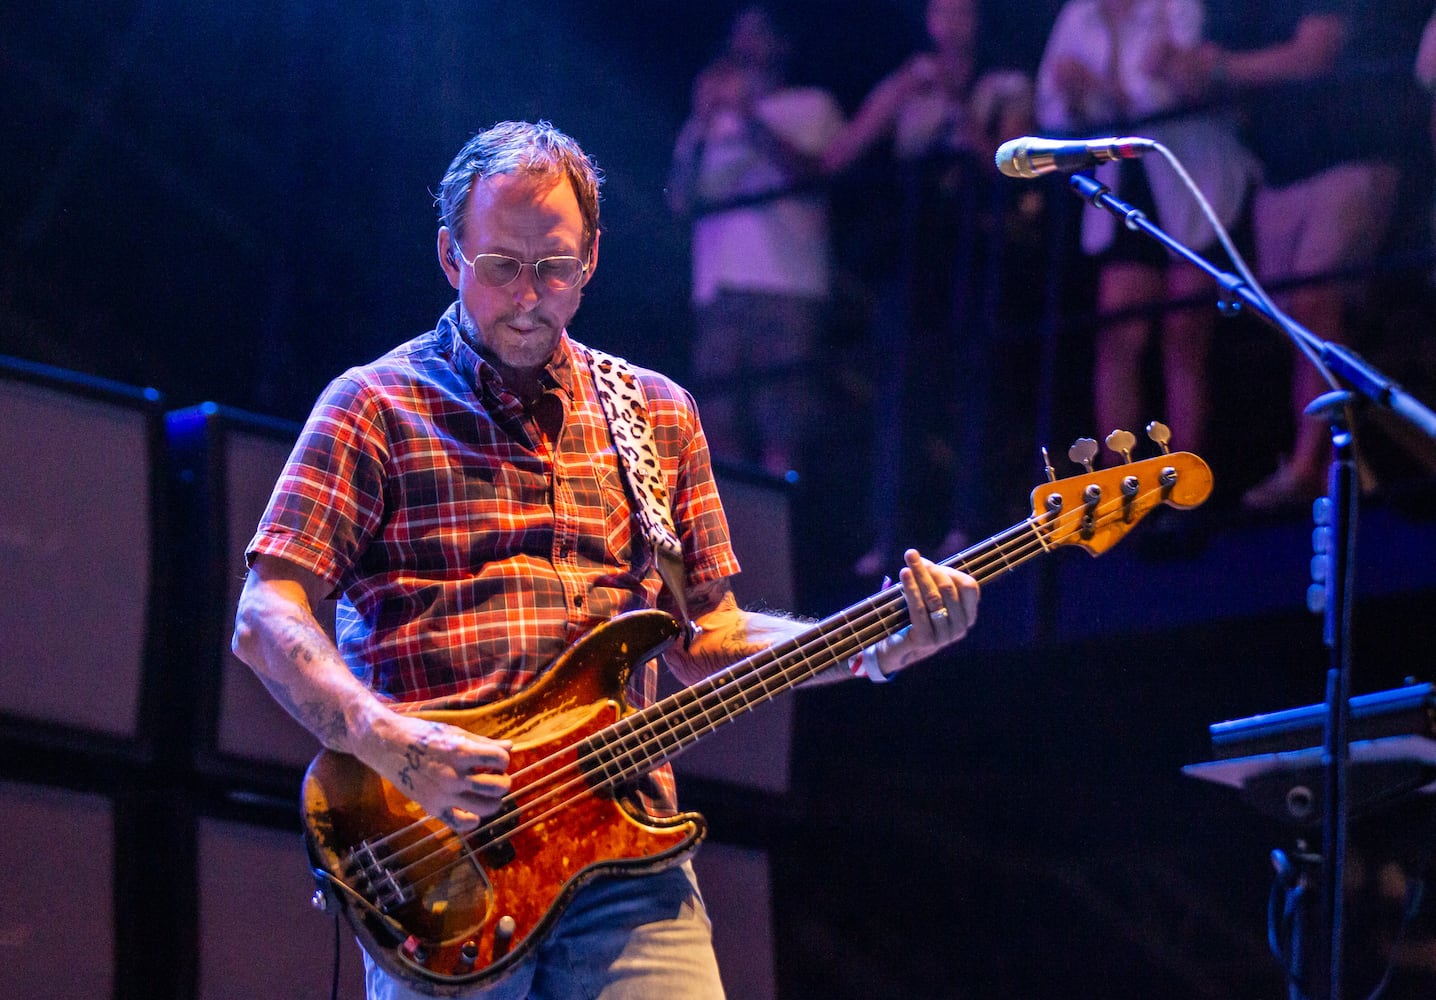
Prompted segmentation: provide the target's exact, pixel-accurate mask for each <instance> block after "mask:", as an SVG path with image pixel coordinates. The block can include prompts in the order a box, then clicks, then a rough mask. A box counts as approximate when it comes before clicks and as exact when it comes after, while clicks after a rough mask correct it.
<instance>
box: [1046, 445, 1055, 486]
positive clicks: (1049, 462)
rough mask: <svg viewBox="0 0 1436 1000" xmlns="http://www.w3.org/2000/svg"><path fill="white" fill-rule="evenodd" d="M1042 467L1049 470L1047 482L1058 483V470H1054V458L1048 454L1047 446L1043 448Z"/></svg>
mask: <svg viewBox="0 0 1436 1000" xmlns="http://www.w3.org/2000/svg"><path fill="white" fill-rule="evenodd" d="M1042 467H1043V468H1044V469H1046V470H1047V481H1048V482H1049V483H1055V482H1057V470H1056V469H1054V468H1052V456H1050V455H1048V454H1047V446H1046V445H1045V444H1044V445H1043V446H1042Z"/></svg>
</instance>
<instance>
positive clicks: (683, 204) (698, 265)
mask: <svg viewBox="0 0 1436 1000" xmlns="http://www.w3.org/2000/svg"><path fill="white" fill-rule="evenodd" d="M788 51H789V49H788V43H787V40H786V39H785V38H783V36H782V35H781V34H780V33H779V32H778V30H777V28H776V26H775V25H774V23H773V20H772V18H771V17H770V16H769V14H768V13H767V11H766V10H765V9H764V8H762V7H749V8H747V9H745V10H743V11H742V12H740V13H739V14H738V16H737V19H736V20H735V21H734V22H733V27H732V31H731V34H730V36H729V39H728V44H727V47H726V49H725V51H724V52H723V53H722V55H720V56H719V57H718V59H717V60H715V61H714V62H713V63H712V64H711V65H709V66H708V67H707V68H705V69H704V70H703V71H702V72H701V73H700V74H699V76H698V79H697V81H696V83H695V84H694V88H693V111H692V114H691V115H690V117H689V118H688V121H687V122H686V123H685V124H684V126H683V129H682V131H681V132H680V133H679V136H678V141H677V145H676V148H675V150H674V155H673V169H672V176H671V179H670V182H669V200H670V204H671V205H672V207H673V208H674V210H675V211H679V212H683V213H687V214H691V215H692V216H693V245H692V253H693V306H694V315H695V318H696V323H697V331H696V333H697V336H696V342H695V345H694V356H693V373H694V376H695V378H696V379H697V381H698V384H697V386H695V391H696V394H697V396H698V398H699V399H700V401H701V402H702V405H703V423H704V429H705V430H706V431H707V434H708V441H709V445H710V447H711V448H712V449H713V453H714V454H715V455H716V456H717V457H719V458H726V459H730V460H739V461H743V462H747V463H750V464H755V465H761V466H762V467H763V468H765V469H766V470H767V471H769V472H771V473H773V474H774V475H780V476H781V475H785V474H786V473H787V472H788V471H789V470H790V469H797V468H799V467H800V465H801V462H800V461H799V455H800V452H801V449H802V446H803V443H804V440H805V438H806V435H807V432H808V430H809V422H810V421H811V420H812V417H813V415H814V414H815V413H816V412H818V409H819V407H818V398H817V395H818V394H817V392H816V386H815V384H814V378H815V373H814V370H813V369H814V364H815V361H816V356H817V348H818V345H819V343H820V340H821V334H822V331H823V328H824V324H825V321H826V315H827V310H828V301H829V292H830V283H831V277H830V271H831V264H830V255H831V249H830V246H829V223H828V207H827V197H826V194H825V193H824V192H822V191H820V190H817V188H816V186H815V180H816V178H817V174H818V165H819V157H820V156H821V154H822V153H823V152H824V150H825V149H826V148H827V146H828V144H829V143H830V142H831V141H832V139H833V137H834V136H836V135H837V133H838V131H839V130H840V129H841V127H842V125H843V112H842V108H841V107H840V106H839V105H838V103H837V101H836V100H835V99H834V98H833V97H832V96H831V95H830V94H828V93H827V92H826V91H824V90H820V89H818V88H816V87H793V86H789V85H787V84H786V83H785V65H784V64H785V62H786V60H787V57H788Z"/></svg>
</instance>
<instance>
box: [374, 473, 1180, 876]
mask: <svg viewBox="0 0 1436 1000" xmlns="http://www.w3.org/2000/svg"><path fill="white" fill-rule="evenodd" d="M1164 457H1166V456H1164ZM1166 489H1167V487H1165V486H1163V487H1159V488H1156V489H1149V490H1147V491H1145V492H1144V493H1139V494H1137V495H1134V496H1133V497H1131V498H1130V499H1129V498H1127V497H1125V496H1119V497H1117V498H1115V499H1114V500H1111V501H1105V500H1104V501H1099V502H1098V504H1097V505H1096V508H1095V509H1096V511H1097V513H1095V514H1092V513H1091V512H1090V510H1089V508H1088V506H1087V505H1086V504H1085V503H1084V504H1081V505H1080V506H1079V509H1077V510H1074V511H1067V510H1063V511H1061V512H1059V513H1057V514H1056V515H1049V517H1050V518H1051V519H1050V520H1049V521H1048V522H1047V523H1045V524H1044V523H1039V521H1038V520H1037V516H1036V515H1034V517H1032V518H1029V519H1028V520H1027V521H1024V522H1023V523H1022V524H1020V525H1015V526H1014V527H1012V528H1009V529H1007V530H1006V531H1004V532H1001V533H999V534H998V535H994V536H993V537H992V538H990V539H988V540H986V541H984V542H981V543H979V544H978V545H976V546H973V547H972V548H970V549H968V550H965V551H963V552H960V553H958V554H956V555H954V556H951V557H949V558H948V559H945V560H943V561H942V564H943V565H953V566H957V567H959V568H961V569H963V570H964V571H965V572H968V573H970V574H972V575H973V576H974V577H975V578H977V579H978V580H979V581H985V580H987V579H991V578H992V577H994V576H995V575H996V574H997V572H998V571H1008V570H1011V569H1015V568H1016V567H1017V566H1019V565H1021V564H1023V563H1025V562H1027V561H1028V560H1030V559H1033V558H1035V557H1036V556H1037V555H1040V554H1042V553H1043V552H1045V551H1048V550H1050V549H1051V548H1052V546H1051V545H1050V544H1049V543H1048V542H1047V541H1046V539H1045V538H1044V535H1045V536H1048V537H1051V536H1053V535H1055V534H1057V529H1058V528H1059V527H1060V528H1067V527H1070V525H1069V524H1066V523H1064V522H1070V521H1071V520H1074V519H1076V520H1081V519H1083V518H1086V517H1089V516H1090V517H1091V518H1092V529H1093V530H1094V531H1095V530H1096V529H1097V528H1100V527H1106V526H1108V525H1109V524H1111V523H1113V522H1115V521H1116V520H1118V519H1120V517H1121V516H1122V515H1123V510H1124V508H1127V507H1129V506H1131V507H1135V505H1136V504H1138V503H1140V502H1141V501H1144V500H1147V499H1149V498H1150V497H1151V496H1152V495H1154V494H1156V493H1160V492H1162V491H1164V490H1166ZM1108 507H1110V508H1112V509H1111V510H1107V509H1106V508H1108ZM1143 513H1144V514H1145V511H1144V512H1143ZM1134 523H1135V522H1134ZM1004 536H1011V538H1007V539H1005V540H1002V541H999V539H1004ZM1018 539H1026V541H1025V542H1023V543H1022V544H1021V545H1015V546H1014V547H1013V549H1012V554H1013V555H1015V556H1016V558H1015V559H1013V558H1009V552H1008V549H1007V547H1008V546H1009V545H1012V544H1013V543H1014V542H1015V541H1017V540H1018ZM994 556H995V557H997V558H992V557H994ZM859 609H863V610H862V612H861V614H859V615H858V616H857V617H856V619H855V620H853V621H849V620H847V616H849V615H850V614H852V613H853V612H854V611H857V610H859ZM905 617H906V606H905V601H904V600H903V599H902V596H901V587H900V586H893V587H889V588H887V589H885V590H883V591H881V592H880V593H879V594H876V595H874V596H873V597H870V598H868V599H867V600H865V601H862V602H859V603H858V604H855V605H852V606H851V607H849V608H847V609H844V610H843V611H841V612H838V613H837V614H835V615H833V616H832V617H831V618H829V619H828V620H827V621H826V622H820V623H818V625H816V626H814V628H813V629H811V630H809V631H807V632H805V633H803V634H802V635H800V636H796V637H794V638H793V639H790V640H787V641H786V642H785V643H781V644H779V645H778V646H775V647H771V648H770V649H769V650H765V651H763V653H759V654H755V655H754V656H753V657H750V658H748V659H747V660H745V661H742V662H741V663H739V664H734V665H732V666H730V667H728V668H726V669H725V670H723V671H720V672H718V673H716V674H714V675H712V677H710V678H708V679H707V680H706V681H703V682H700V684H699V685H696V686H695V687H698V688H702V687H709V686H711V687H712V690H709V691H706V692H704V693H702V694H697V695H696V696H695V697H691V698H688V699H686V703H684V702H685V699H683V698H682V697H681V696H682V695H684V694H686V693H688V692H691V691H693V690H694V689H693V688H690V689H688V692H679V695H678V696H675V698H671V699H664V700H663V701H660V702H656V703H655V704H654V705H651V706H648V708H646V709H640V710H639V711H637V712H633V713H631V714H629V715H627V716H624V717H623V718H622V719H620V720H618V721H617V722H615V723H613V724H612V725H611V726H610V727H608V728H607V731H608V732H610V733H612V732H613V731H614V730H620V729H622V730H626V731H625V732H623V734H622V735H620V736H616V737H615V738H613V739H610V740H608V741H606V744H605V746H604V747H603V748H600V749H598V750H597V751H595V750H592V749H590V750H589V751H588V752H587V755H586V756H583V757H580V758H577V759H575V760H574V761H571V762H569V763H566V764H564V765H562V766H560V767H558V768H556V769H555V770H554V771H552V772H550V773H549V774H547V775H545V776H543V777H541V778H539V779H538V780H537V781H535V782H533V783H532V784H530V785H526V786H524V787H523V788H521V789H519V790H518V791H517V792H515V793H513V794H512V795H511V796H505V797H504V803H503V805H504V807H505V808H506V809H507V811H506V812H501V813H500V814H498V815H497V816H496V817H494V818H493V819H490V820H489V821H487V822H486V823H484V824H481V825H480V826H479V827H477V828H475V829H474V830H471V831H469V832H467V833H465V834H460V833H458V832H456V831H454V830H452V829H451V828H449V827H448V826H447V825H446V826H444V827H443V828H442V830H441V831H439V832H438V833H433V832H431V833H430V834H429V835H428V836H427V837H423V838H420V839H419V840H417V841H414V842H412V843H409V844H406V845H404V846H402V847H400V848H398V850H396V851H394V852H392V853H391V854H390V855H387V856H386V857H385V858H384V861H385V862H386V867H387V863H392V862H394V861H398V860H401V859H402V858H403V856H404V855H406V854H408V853H410V852H411V851H412V850H414V849H416V848H419V847H425V846H428V845H429V844H431V843H432V844H435V845H437V846H436V848H435V850H432V851H430V852H429V853H427V854H425V855H423V856H421V857H419V858H417V859H415V860H413V861H408V862H406V863H405V864H404V866H403V867H402V868H399V869H397V870H395V871H393V872H391V873H390V878H393V879H403V878H406V876H408V875H409V874H410V873H411V872H412V871H413V869H414V868H415V867H417V866H418V865H421V864H423V863H425V862H427V861H430V860H432V859H434V858H435V857H437V856H439V855H442V854H445V853H449V848H450V844H449V843H446V841H455V840H457V841H459V842H460V845H461V847H460V849H459V855H458V856H457V857H453V858H451V859H450V860H449V862H448V863H447V864H445V865H443V866H442V867H440V868H438V869H436V870H434V871H430V872H428V873H426V874H424V875H422V876H420V877H418V878H415V879H413V880H411V881H410V882H409V886H410V888H417V887H418V886H419V885H421V884H423V883H424V882H427V881H430V880H432V879H435V878H438V877H440V876H442V875H443V874H444V873H445V872H446V871H448V870H449V869H450V868H452V867H454V866H456V865H459V864H462V863H464V861H465V860H466V859H465V856H464V850H465V849H467V850H471V851H472V850H477V851H483V850H487V849H490V848H492V847H496V846H499V845H501V844H503V843H504V842H506V841H507V840H509V839H511V838H512V837H513V836H515V835H516V834H518V833H521V832H524V831H526V830H528V829H531V828H532V827H533V826H535V825H537V824H539V823H542V822H544V821H545V820H547V819H549V818H551V817H552V816H554V815H556V814H557V813H558V812H560V811H562V810H563V809H565V808H567V807H568V806H569V805H570V804H571V803H573V802H575V801H577V800H578V799H579V798H580V796H578V795H574V796H571V797H569V798H567V799H563V800H561V801H559V802H557V803H556V804H555V805H553V806H551V807H549V808H548V809H547V811H545V812H543V813H541V814H539V815H536V816H533V815H530V816H528V817H526V818H525V819H524V821H523V822H521V823H519V824H517V825H509V824H510V823H511V822H512V820H513V818H514V815H515V814H516V813H519V812H522V811H528V810H532V809H533V808H535V807H537V806H541V805H544V804H545V803H546V802H548V801H550V800H552V799H554V798H555V797H556V796H560V795H563V794H565V793H567V792H569V791H571V790H572V789H573V788H574V787H575V785H577V786H579V787H580V788H581V790H582V791H583V792H585V793H587V792H589V791H591V790H592V789H593V787H594V786H593V785H592V784H591V782H590V781H589V775H591V774H592V773H593V770H594V767H593V764H594V759H595V758H601V757H602V756H603V755H604V753H605V752H606V751H607V750H608V748H610V747H614V746H621V745H622V744H623V743H625V742H627V741H630V740H631V739H632V738H633V736H634V735H635V734H640V733H641V734H644V735H642V737H641V738H640V740H639V742H638V743H637V745H636V746H633V747H631V748H628V749H625V750H622V751H620V752H616V753H611V755H610V763H616V762H618V761H621V760H623V759H625V758H627V759H628V760H629V763H628V764H627V765H625V766H623V767H622V768H621V769H620V770H619V772H618V773H617V775H609V774H608V773H607V772H608V769H609V765H608V764H601V765H599V767H601V769H602V772H603V773H604V775H605V783H606V784H608V785H610V786H612V785H614V784H619V783H621V782H622V781H623V780H626V779H628V778H630V777H634V776H637V775H640V774H642V773H645V772H646V771H647V770H649V769H651V768H652V767H653V766H654V765H655V764H657V763H658V762H660V761H661V760H663V759H665V757H671V756H674V755H676V752H677V750H681V749H684V748H685V747H686V745H687V744H686V743H685V744H680V745H679V746H678V747H677V750H675V749H669V750H663V736H662V728H660V727H659V723H669V719H670V717H671V716H673V715H676V716H677V717H679V718H683V717H685V716H688V715H689V714H690V713H691V711H692V705H693V704H694V702H695V701H701V700H702V699H704V698H714V697H716V699H717V701H716V704H714V705H710V706H704V714H705V716H706V715H707V713H708V712H709V711H711V710H712V709H713V708H722V709H724V710H725V711H727V712H728V715H727V716H725V717H723V718H721V719H720V720H719V721H718V722H713V721H712V720H711V719H709V720H708V722H707V727H706V728H705V729H703V730H701V731H697V730H692V729H691V728H690V733H689V737H688V742H689V743H691V742H692V741H693V740H696V739H697V738H698V737H699V736H701V735H706V733H707V732H711V731H712V730H713V729H715V728H717V727H718V726H719V725H721V724H723V723H724V722H726V721H729V719H731V718H732V717H734V715H733V713H734V712H735V711H736V710H735V709H733V708H732V707H731V706H732V705H733V704H735V703H736V702H738V701H743V702H744V703H745V704H744V706H743V710H747V709H749V708H752V707H753V706H754V705H755V704H762V703H764V702H766V701H769V700H771V699H772V697H774V696H775V695H776V694H778V693H782V692H784V691H786V690H788V689H790V688H791V687H793V686H795V685H796V684H797V683H799V682H800V681H801V680H806V679H807V678H808V677H811V676H814V675H815V674H817V673H819V672H821V671H822V670H825V669H828V667H829V666H831V664H832V663H834V662H837V661H838V660H841V659H843V658H845V657H846V656H848V655H851V654H852V653H854V652H856V651H858V650H859V649H863V648H866V646H868V645H870V644H871V642H872V641H874V640H875V639H876V638H878V637H881V636H884V635H887V634H891V632H893V631H896V630H897V628H898V627H900V626H899V625H898V623H900V622H901V621H902V620H904V618H905ZM838 621H843V622H844V624H845V625H846V626H847V627H846V630H845V636H846V637H845V638H843V639H840V640H837V641H834V640H832V639H831V638H829V637H828V635H827V634H826V632H827V631H828V628H830V627H831V626H830V625H829V623H832V624H833V625H836V623H837V622H838ZM825 626H828V628H825ZM790 645H791V646H792V647H793V648H792V649H788V650H786V651H785V650H784V649H783V647H784V646H790ZM837 650H841V651H842V652H841V654H840V655H839V654H838V653H837V652H835V651H837ZM824 653H825V654H827V655H826V657H824V659H823V661H822V666H813V665H812V664H811V663H810V662H809V661H811V660H812V658H813V656H814V655H815V654H824ZM790 658H792V659H795V661H796V662H794V663H792V664H789V665H787V666H784V667H783V668H782V669H781V670H779V671H778V673H777V677H778V679H780V680H781V683H780V685H779V686H778V687H777V688H776V690H773V689H770V687H769V685H770V681H771V680H773V679H774V678H773V677H771V676H770V675H769V674H768V673H765V670H766V669H767V668H769V667H772V666H774V665H777V664H780V663H781V662H782V661H783V660H785V659H790ZM754 660H767V661H769V662H768V663H766V664H754V663H753V661H754ZM739 667H741V668H742V671H741V673H739V672H738V668H739ZM715 682H716V686H714V683H715ZM757 687H762V688H763V696H762V698H761V699H760V700H759V701H758V702H753V701H752V700H751V699H750V698H749V695H750V693H751V689H753V688H757ZM735 689H736V690H735ZM735 694H736V696H735ZM670 702H672V703H673V706H670V707H665V708H664V710H663V712H661V713H660V714H658V715H657V716H655V717H650V716H647V715H646V714H645V713H647V712H649V711H650V710H652V709H655V708H658V707H659V706H668V705H669V703H670ZM673 707H676V708H677V711H676V712H674V711H673V710H672V708H673ZM691 725H692V723H691V722H690V727H691ZM669 728H672V724H671V723H669ZM650 732H651V733H654V734H656V735H648V733H650ZM590 740H592V737H590V738H589V739H588V740H585V741H581V742H580V743H579V744H578V746H579V747H582V746H583V745H584V744H585V743H587V742H589V741H590ZM654 744H656V745H657V747H658V749H659V751H660V753H659V754H657V755H654V754H653V753H652V750H651V747H652V746H653V745H654ZM567 749H568V748H565V749H564V751H562V752H567ZM562 752H561V753H562ZM554 756H557V755H554V754H550V755H549V756H548V757H545V758H543V759H542V760H539V761H535V762H533V763H532V764H530V765H527V766H526V767H525V768H522V769H520V770H519V771H517V772H515V774H514V775H513V777H515V778H517V777H520V776H522V775H523V774H524V773H525V772H526V771H529V770H532V769H533V768H535V767H538V766H540V765H543V764H546V763H549V762H550V761H552V759H553V758H554ZM585 765H588V767H587V769H586V768H585ZM570 774H571V775H572V777H568V775H570ZM560 777H563V778H566V780H565V782H564V783H563V784H562V785H559V786H558V787H557V788H554V789H552V790H551V791H550V792H548V793H546V794H544V795H540V796H538V797H535V798H530V799H528V800H527V801H523V802H520V801H519V796H520V795H523V794H531V793H532V792H533V791H535V790H538V789H542V788H543V787H545V786H546V785H548V784H552V782H553V781H555V780H558V779H559V778H560ZM430 822H434V820H433V818H432V817H425V818H424V819H421V820H418V821H416V822H414V823H411V824H410V825H409V826H408V827H405V828H400V829H398V830H395V831H393V832H392V833H390V834H388V835H386V836H385V837H383V838H380V839H378V840H376V841H375V842H374V843H373V844H372V845H370V846H371V847H377V846H386V845H387V842H392V841H393V840H395V839H396V838H398V837H400V836H403V835H404V834H406V833H411V832H413V831H415V830H416V829H427V827H426V825H425V824H426V823H430ZM494 833H496V834H497V835H495V836H494V837H493V838H492V839H490V840H487V841H484V842H482V843H476V841H479V840H481V839H482V838H484V837H486V836H487V835H489V834H494Z"/></svg>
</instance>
